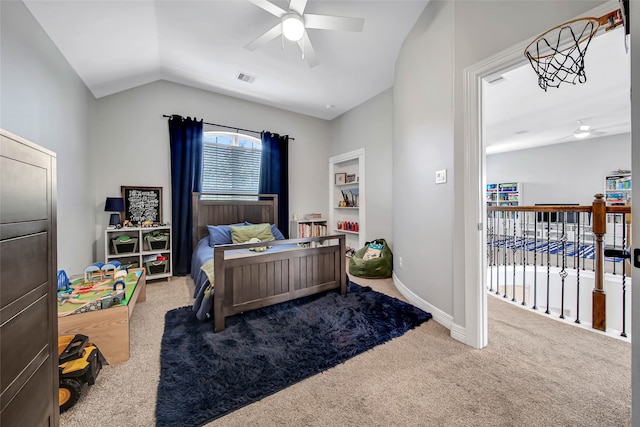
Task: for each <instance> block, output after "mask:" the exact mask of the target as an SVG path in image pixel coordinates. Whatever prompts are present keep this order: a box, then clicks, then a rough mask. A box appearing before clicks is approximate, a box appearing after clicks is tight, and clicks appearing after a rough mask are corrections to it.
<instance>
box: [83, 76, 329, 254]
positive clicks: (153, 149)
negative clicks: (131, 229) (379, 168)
mask: <svg viewBox="0 0 640 427" xmlns="http://www.w3.org/2000/svg"><path fill="white" fill-rule="evenodd" d="M163 114H167V115H170V114H179V115H181V116H183V117H186V116H191V117H194V116H195V117H197V118H198V119H202V118H203V119H204V121H205V122H211V123H217V124H222V125H229V126H237V127H239V128H243V129H251V130H256V131H261V130H269V131H272V132H276V133H279V134H289V135H290V136H292V137H294V138H295V141H291V142H290V144H289V191H290V205H289V212H290V214H294V213H300V214H303V213H309V212H321V213H323V214H324V215H325V216H326V215H327V214H328V194H327V179H328V178H327V177H328V175H329V165H328V161H329V149H330V146H331V144H330V142H329V141H330V139H331V127H330V123H329V122H328V121H325V120H320V119H315V118H311V117H309V116H304V115H301V114H296V113H291V112H288V111H284V110H279V109H276V108H272V107H267V106H264V105H260V104H255V103H252V102H247V101H244V100H240V99H236V98H231V97H228V96H224V95H219V94H215V93H211V92H205V91H202V90H199V89H194V88H191V87H187V86H183V85H179V84H176V83H170V82H166V81H159V82H155V83H150V84H147V85H144V86H141V87H138V88H134V89H130V90H127V91H124V92H120V93H117V94H114V95H110V96H107V97H104V98H100V99H99V100H98V101H97V106H96V113H95V120H94V126H93V127H92V144H93V149H94V152H95V155H96V157H97V158H102V159H110V161H107V162H100V163H99V164H96V165H94V167H93V168H92V173H93V174H94V177H95V182H96V188H95V200H94V203H95V205H96V206H98V207H99V206H100V205H102V206H104V200H105V198H106V197H107V196H117V195H119V194H120V186H121V185H135V186H154V187H163V189H164V192H163V220H164V221H169V222H170V221H171V178H170V174H171V166H170V147H169V127H168V122H167V119H166V118H163V117H162V115H163ZM205 130H227V129H221V128H214V127H205ZM252 135H253V134H252ZM254 136H255V135H254ZM94 222H95V235H94V238H95V240H96V241H97V242H98V245H97V252H98V259H101V258H102V257H103V256H104V229H105V227H106V225H107V224H108V222H109V215H108V214H107V213H106V212H103V211H102V210H101V209H99V208H97V209H96V211H95V220H94ZM281 227H282V228H283V229H287V227H288V224H287V225H281Z"/></svg>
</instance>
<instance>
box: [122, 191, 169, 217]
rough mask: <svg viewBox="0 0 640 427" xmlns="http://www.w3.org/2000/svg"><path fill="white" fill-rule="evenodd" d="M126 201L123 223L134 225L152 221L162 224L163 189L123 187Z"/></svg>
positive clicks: (123, 195)
mask: <svg viewBox="0 0 640 427" xmlns="http://www.w3.org/2000/svg"><path fill="white" fill-rule="evenodd" d="M120 190H121V191H122V198H123V199H124V212H123V213H122V214H121V217H122V222H124V220H129V221H131V222H132V223H133V224H134V225H136V224H139V223H142V222H145V221H151V222H154V223H162V187H127V186H124V185H123V186H121V187H120Z"/></svg>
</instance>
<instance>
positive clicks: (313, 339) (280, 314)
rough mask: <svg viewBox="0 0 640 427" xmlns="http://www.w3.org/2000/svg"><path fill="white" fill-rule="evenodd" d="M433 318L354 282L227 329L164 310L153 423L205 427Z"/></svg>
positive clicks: (230, 323) (242, 318)
mask: <svg viewBox="0 0 640 427" xmlns="http://www.w3.org/2000/svg"><path fill="white" fill-rule="evenodd" d="M430 318H431V314H429V313H426V312H424V311H422V310H420V309H419V308H416V307H414V306H412V305H410V304H407V303H405V302H402V301H400V300H398V299H395V298H391V297H389V296H386V295H384V294H381V293H379V292H376V291H373V290H372V289H371V288H370V287H362V286H360V285H357V284H355V283H353V282H350V283H349V284H348V288H347V295H345V296H341V295H340V294H339V293H338V292H336V291H330V292H327V293H324V294H320V295H315V296H311V297H305V298H301V299H298V300H296V301H290V302H285V303H282V304H278V305H275V306H271V307H266V308H262V309H259V310H254V311H250V312H247V313H244V314H239V315H236V316H233V317H229V318H227V321H226V325H225V329H224V331H222V332H219V333H214V332H213V323H212V322H210V321H208V322H201V321H199V320H197V319H196V317H195V314H194V312H193V310H192V308H191V307H181V308H177V309H174V310H171V311H169V312H167V314H166V316H165V327H164V335H163V336H162V348H161V352H160V383H159V385H158V401H157V403H156V425H157V426H162V427H169V426H180V427H189V426H201V425H203V424H206V423H207V422H210V421H212V420H214V419H216V418H219V417H222V416H224V415H226V414H228V413H229V412H232V411H235V410H236V409H239V408H241V407H243V406H245V405H248V404H250V403H253V402H256V401H258V400H261V399H263V398H265V397H266V396H269V395H271V394H273V393H275V392H277V391H280V390H282V389H284V388H286V387H288V386H290V385H292V384H294V383H296V382H298V381H301V380H303V379H305V378H308V377H310V376H312V375H315V374H317V373H319V372H322V371H325V370H327V369H329V368H331V367H333V366H336V365H338V364H340V363H343V362H345V361H346V360H348V359H350V358H352V357H354V356H356V355H358V354H360V353H363V352H365V351H367V350H370V349H372V348H373V347H375V346H377V345H379V344H382V343H385V342H387V341H389V340H391V339H393V338H395V337H399V336H401V335H402V334H404V333H405V332H407V331H408V330H410V329H413V328H415V327H416V326H418V325H420V324H421V323H423V322H426V321H427V320H429V319H430Z"/></svg>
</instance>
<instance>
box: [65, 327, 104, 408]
mask: <svg viewBox="0 0 640 427" xmlns="http://www.w3.org/2000/svg"><path fill="white" fill-rule="evenodd" d="M104 364H107V361H106V360H105V358H104V356H103V355H102V353H100V350H98V347H96V346H95V345H93V344H91V343H90V342H89V337H87V336H86V335H81V334H76V335H63V336H59V337H58V373H59V377H60V379H59V393H58V394H59V401H60V413H62V412H64V411H66V410H67V409H69V408H71V407H72V406H73V405H75V404H76V402H78V399H79V398H80V395H81V394H82V385H83V384H84V383H87V384H88V385H90V386H91V385H93V384H95V382H96V377H97V376H98V373H99V372H100V370H101V369H102V365H104Z"/></svg>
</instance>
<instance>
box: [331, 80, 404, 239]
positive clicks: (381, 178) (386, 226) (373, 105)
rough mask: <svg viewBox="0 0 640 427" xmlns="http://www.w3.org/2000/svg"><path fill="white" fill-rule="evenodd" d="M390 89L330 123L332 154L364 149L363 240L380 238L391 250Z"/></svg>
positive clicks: (391, 99)
mask: <svg viewBox="0 0 640 427" xmlns="http://www.w3.org/2000/svg"><path fill="white" fill-rule="evenodd" d="M392 118H393V91H392V90H391V89H388V90H386V91H384V92H382V93H381V94H379V95H377V96H374V97H373V98H371V99H369V100H368V101H366V102H364V103H362V104H361V105H359V106H358V107H356V108H354V109H353V110H351V111H349V112H347V113H345V114H343V115H341V116H340V117H338V118H336V119H334V120H333V121H332V123H331V126H332V134H333V138H332V139H331V140H332V145H331V153H330V155H331V156H336V155H339V154H342V153H347V152H350V151H353V150H357V149H359V148H364V149H365V177H364V179H365V182H366V191H367V194H366V195H365V198H364V200H365V203H366V206H365V212H366V215H367V222H366V230H365V233H366V234H365V236H364V239H365V241H366V242H368V241H370V240H373V239H378V238H383V239H385V240H386V242H387V244H389V246H390V247H391V249H392V250H393V233H392V232H391V217H392V210H393V204H392V203H391V198H392V192H391V168H392V167H393V165H392V160H391V159H392V150H391V146H392V144H391V140H392V138H393V133H392Z"/></svg>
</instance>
